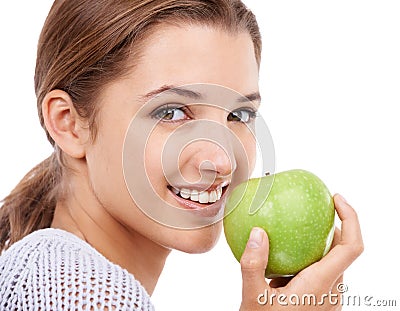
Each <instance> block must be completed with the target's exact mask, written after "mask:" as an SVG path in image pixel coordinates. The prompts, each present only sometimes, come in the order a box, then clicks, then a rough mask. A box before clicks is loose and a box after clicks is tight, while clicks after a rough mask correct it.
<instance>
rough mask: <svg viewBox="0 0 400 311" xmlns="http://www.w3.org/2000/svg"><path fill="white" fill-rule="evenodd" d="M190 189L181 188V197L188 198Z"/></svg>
mask: <svg viewBox="0 0 400 311" xmlns="http://www.w3.org/2000/svg"><path fill="white" fill-rule="evenodd" d="M190 192H191V191H190V190H189V189H181V197H182V198H184V199H189V198H190Z"/></svg>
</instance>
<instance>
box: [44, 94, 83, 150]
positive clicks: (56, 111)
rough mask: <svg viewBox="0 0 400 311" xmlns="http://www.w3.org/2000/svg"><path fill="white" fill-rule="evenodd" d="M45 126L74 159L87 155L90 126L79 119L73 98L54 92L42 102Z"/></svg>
mask: <svg viewBox="0 0 400 311" xmlns="http://www.w3.org/2000/svg"><path fill="white" fill-rule="evenodd" d="M42 114H43V119H44V124H45V126H46V129H47V131H48V132H49V134H50V136H51V137H52V138H53V140H54V141H55V143H56V144H57V145H58V146H59V147H60V149H61V150H62V151H64V152H65V153H66V154H68V155H70V156H71V157H73V158H83V157H85V155H86V148H85V146H86V144H87V142H88V141H89V126H88V125H87V122H85V121H84V120H82V118H80V117H79V115H78V113H77V112H76V110H75V107H74V105H73V102H72V99H71V97H70V96H69V95H68V93H66V92H64V91H61V90H53V91H51V92H49V93H47V95H46V96H45V98H44V100H43V102H42Z"/></svg>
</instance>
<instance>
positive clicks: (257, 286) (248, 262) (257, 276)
mask: <svg viewBox="0 0 400 311" xmlns="http://www.w3.org/2000/svg"><path fill="white" fill-rule="evenodd" d="M268 253H269V242H268V236H267V234H266V233H265V231H264V230H263V229H261V228H257V227H255V228H253V230H252V231H251V233H250V237H249V240H248V242H247V245H246V248H245V250H244V252H243V255H242V258H241V259H240V265H241V269H242V279H243V300H245V299H250V300H251V301H256V300H254V299H256V298H257V295H258V294H259V293H260V292H263V291H264V290H265V288H267V287H268V283H267V282H266V281H265V269H266V268H267V264H268Z"/></svg>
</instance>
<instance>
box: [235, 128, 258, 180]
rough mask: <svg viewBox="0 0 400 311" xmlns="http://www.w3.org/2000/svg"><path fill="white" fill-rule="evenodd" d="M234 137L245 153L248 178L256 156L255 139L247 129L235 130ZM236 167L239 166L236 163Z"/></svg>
mask: <svg viewBox="0 0 400 311" xmlns="http://www.w3.org/2000/svg"><path fill="white" fill-rule="evenodd" d="M235 135H236V137H237V138H238V139H239V141H240V142H241V144H242V148H243V149H244V151H245V153H246V159H247V166H248V168H249V176H250V175H251V172H252V171H253V170H254V167H255V163H256V154H257V152H256V150H257V148H256V147H257V144H256V138H255V137H254V135H253V133H252V132H251V131H250V130H249V129H247V128H246V129H243V128H240V129H237V130H236V131H235ZM238 165H240V164H239V163H238Z"/></svg>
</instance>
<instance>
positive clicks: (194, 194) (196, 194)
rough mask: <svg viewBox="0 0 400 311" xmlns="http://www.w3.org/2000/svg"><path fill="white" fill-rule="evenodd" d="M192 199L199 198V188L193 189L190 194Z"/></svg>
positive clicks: (196, 199)
mask: <svg viewBox="0 0 400 311" xmlns="http://www.w3.org/2000/svg"><path fill="white" fill-rule="evenodd" d="M190 200H192V201H198V200H199V192H198V191H197V190H192V193H191V194H190Z"/></svg>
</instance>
